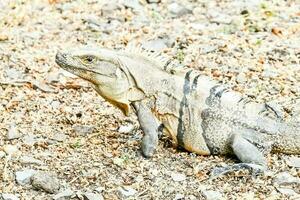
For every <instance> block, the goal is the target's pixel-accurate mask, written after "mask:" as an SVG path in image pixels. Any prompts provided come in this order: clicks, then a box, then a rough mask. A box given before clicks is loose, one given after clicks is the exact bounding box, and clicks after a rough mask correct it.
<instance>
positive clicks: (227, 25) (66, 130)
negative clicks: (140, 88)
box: [0, 0, 300, 200]
mask: <svg viewBox="0 0 300 200" xmlns="http://www.w3.org/2000/svg"><path fill="white" fill-rule="evenodd" d="M149 1H150V2H154V3H147V2H146V1H144V0H141V1H135V0H130V1H115V0H111V1H104V0H103V1H93V0H87V1H83V0H82V1H79V0H78V1H63V0H62V1H60V0H56V1H55V0H51V1H50V0H49V1H42V0H41V1H33V0H32V1H30V0H27V1H26V0H18V1H17V0H3V1H1V2H0V10H1V11H0V113H1V115H0V122H1V123H0V193H2V198H3V199H6V200H7V199H12V198H8V197H7V195H12V196H13V197H14V198H15V199H18V198H19V199H26V200H27V199H28V200H29V199H37V200H39V199H53V198H54V199H89V200H92V199H101V198H104V199H270V200H271V199H272V200H273V199H300V196H299V194H300V189H299V188H300V170H299V169H300V168H299V166H298V168H297V167H295V166H294V167H293V164H291V162H289V160H290V159H291V158H292V159H296V161H297V158H298V159H299V156H296V157H292V156H287V155H281V154H276V155H275V154H272V155H270V156H269V157H268V160H269V171H268V172H267V173H266V174H264V175H259V176H257V177H255V176H252V174H251V173H249V172H247V171H239V172H233V173H230V174H228V175H224V176H220V177H217V178H216V179H210V177H211V172H212V170H213V169H214V168H215V167H218V166H226V165H232V164H234V163H236V162H237V160H236V159H235V158H230V157H222V156H208V157H203V156H197V155H194V154H192V153H188V152H184V151H181V150H176V149H174V148H173V147H172V146H171V142H170V141H169V139H168V138H166V137H162V138H161V139H160V142H159V147H158V150H157V153H156V154H155V156H154V157H153V158H151V159H145V158H143V157H142V155H141V153H140V151H139V143H140V139H141V137H142V133H141V130H140V129H139V126H138V123H137V121H136V117H135V116H134V115H132V116H130V117H124V116H123V114H122V113H121V112H120V111H119V110H117V109H116V108H114V107H112V106H111V105H110V104H108V103H107V102H105V101H104V100H103V99H102V98H101V97H99V96H98V95H97V94H96V92H95V91H93V90H92V89H91V88H90V87H89V85H88V84H87V83H86V82H84V81H83V80H80V79H78V78H76V77H75V76H73V75H71V74H69V73H67V72H65V71H63V70H61V69H59V67H58V66H57V65H56V64H55V62H54V57H55V53H56V52H57V50H59V49H68V48H71V47H77V46H80V45H93V46H99V47H107V48H115V49H120V48H124V47H126V46H127V45H130V44H138V43H141V44H143V45H144V46H146V47H147V48H149V49H153V50H156V51H162V52H164V53H165V54H166V55H168V56H170V57H174V59H177V60H178V61H179V62H182V63H183V64H184V65H188V66H189V67H193V68H196V69H198V70H200V71H201V72H203V74H207V75H208V76H210V77H212V78H213V79H216V80H219V81H220V82H223V83H226V84H228V85H230V86H231V87H232V88H233V89H234V90H237V91H240V92H242V93H244V94H247V95H248V96H250V97H252V98H253V99H254V100H256V101H258V102H261V101H268V102H270V103H272V105H276V106H277V107H278V110H279V111H280V113H281V115H282V117H283V118H286V120H293V119H296V118H297V117H298V119H299V118H300V114H299V113H300V99H299V97H300V48H299V47H300V2H299V1H297V0H296V1H290V0H288V1H281V0H278V1H274V2H272V1H259V0H255V1H249V2H248V1H192V0H191V1H186V0H184V1H169V0H162V1H161V2H160V3H156V2H157V1H155V0H152V1H151V0H149ZM278 105H280V106H278ZM296 161H295V162H296ZM296 164H297V163H296ZM298 164H299V160H298ZM294 165H295V163H294ZM28 169H32V170H34V172H36V171H42V172H47V173H48V172H49V173H50V174H52V177H54V179H56V180H58V182H59V184H58V183H57V184H54V185H59V186H60V187H59V191H58V190H55V192H54V194H51V193H49V191H48V192H47V191H45V190H43V189H41V188H40V187H38V186H34V184H33V183H31V181H32V180H31V179H30V173H29V171H28ZM18 172H24V174H25V176H26V175H28V174H29V175H28V177H29V179H26V178H25V179H24V177H22V176H21V177H18V176H19V175H20V173H18ZM280 177H283V180H284V181H281V182H280V180H279V179H280ZM17 180H19V181H17ZM26 180H27V181H26ZM51 181H53V180H52V179H49V182H51ZM20 182H21V184H20ZM25 182H26V183H25ZM46 182H48V181H46ZM37 188H38V189H37ZM66 190H67V191H69V194H68V195H65V197H61V198H59V197H58V196H55V195H57V194H65V193H64V191H66ZM87 193H89V194H93V195H94V196H88V195H87ZM0 199H1V195H0Z"/></svg>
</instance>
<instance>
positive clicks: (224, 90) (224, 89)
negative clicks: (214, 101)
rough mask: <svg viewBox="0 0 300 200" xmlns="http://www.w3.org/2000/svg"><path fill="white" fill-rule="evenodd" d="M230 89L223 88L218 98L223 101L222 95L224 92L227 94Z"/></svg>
mask: <svg viewBox="0 0 300 200" xmlns="http://www.w3.org/2000/svg"><path fill="white" fill-rule="evenodd" d="M227 91H228V89H227V88H223V89H222V90H220V91H219V92H217V93H216V95H215V96H216V97H218V98H219V99H221V97H222V95H223V93H224V92H227Z"/></svg>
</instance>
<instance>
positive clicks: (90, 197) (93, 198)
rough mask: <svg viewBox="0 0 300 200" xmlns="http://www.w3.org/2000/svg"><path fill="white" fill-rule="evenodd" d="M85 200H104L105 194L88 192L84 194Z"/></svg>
mask: <svg viewBox="0 0 300 200" xmlns="http://www.w3.org/2000/svg"><path fill="white" fill-rule="evenodd" d="M83 196H84V199H85V200H103V199H104V198H103V196H102V195H101V194H95V193H91V192H86V193H84V194H83Z"/></svg>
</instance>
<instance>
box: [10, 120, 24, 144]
mask: <svg viewBox="0 0 300 200" xmlns="http://www.w3.org/2000/svg"><path fill="white" fill-rule="evenodd" d="M21 136H22V135H21V134H20V132H19V131H18V130H17V128H16V125H15V124H12V125H10V127H9V129H8V131H7V139H8V140H13V139H18V138H20V137H21Z"/></svg>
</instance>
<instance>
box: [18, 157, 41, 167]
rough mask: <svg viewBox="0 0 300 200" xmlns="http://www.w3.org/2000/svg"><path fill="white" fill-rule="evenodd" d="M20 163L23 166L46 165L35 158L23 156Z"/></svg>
mask: <svg viewBox="0 0 300 200" xmlns="http://www.w3.org/2000/svg"><path fill="white" fill-rule="evenodd" d="M20 162H21V163H22V164H36V165H43V164H44V163H43V162H42V161H40V160H38V159H35V158H33V157H30V156H22V157H21V158H20Z"/></svg>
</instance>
